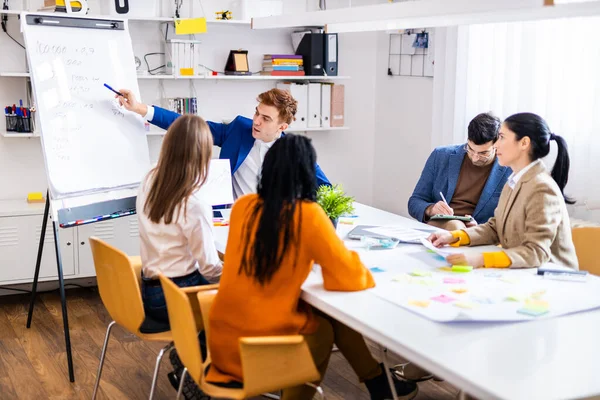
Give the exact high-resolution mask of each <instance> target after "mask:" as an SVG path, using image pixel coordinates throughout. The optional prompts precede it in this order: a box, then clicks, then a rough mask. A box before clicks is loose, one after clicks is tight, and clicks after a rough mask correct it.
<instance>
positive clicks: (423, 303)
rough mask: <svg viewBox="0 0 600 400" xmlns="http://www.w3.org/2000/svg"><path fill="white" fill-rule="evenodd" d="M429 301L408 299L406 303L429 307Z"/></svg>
mask: <svg viewBox="0 0 600 400" xmlns="http://www.w3.org/2000/svg"><path fill="white" fill-rule="evenodd" d="M429 303H430V302H429V300H410V301H409V302H408V305H410V306H415V307H421V308H426V307H429Z"/></svg>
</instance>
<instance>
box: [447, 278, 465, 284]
mask: <svg viewBox="0 0 600 400" xmlns="http://www.w3.org/2000/svg"><path fill="white" fill-rule="evenodd" d="M444 283H465V280H464V279H462V278H444Z"/></svg>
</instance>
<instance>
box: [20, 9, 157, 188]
mask: <svg viewBox="0 0 600 400" xmlns="http://www.w3.org/2000/svg"><path fill="white" fill-rule="evenodd" d="M34 19H35V20H36V22H37V24H33V25H32V24H31V21H33V20H34ZM21 20H22V31H23V35H24V37H25V42H26V47H27V56H28V60H29V66H30V71H32V83H33V91H34V98H35V105H36V108H37V117H38V123H39V124H38V130H39V131H40V133H41V138H42V149H43V153H44V160H45V166H46V173H47V176H48V183H49V189H50V192H51V195H52V198H54V199H59V198H69V197H75V196H82V195H89V194H90V193H92V194H93V193H103V192H108V191H110V190H114V189H116V188H127V187H134V186H137V185H138V184H139V182H140V181H141V180H142V179H143V177H144V176H145V174H146V173H147V172H148V170H149V169H150V156H149V151H148V142H147V140H146V132H145V129H144V120H143V119H142V118H141V117H140V116H139V115H137V114H133V113H130V112H128V111H126V110H125V109H123V108H121V107H120V106H119V105H118V102H117V101H116V99H115V98H114V93H113V92H111V91H110V90H108V89H107V88H106V87H104V84H105V83H106V84H108V85H110V86H111V87H113V88H115V89H117V90H118V89H119V88H129V89H131V90H132V91H133V92H134V93H135V95H136V97H137V98H138V99H139V98H140V96H139V88H138V84H137V76H136V72H135V65H134V55H133V49H132V45H131V38H130V36H129V30H128V27H127V22H126V21H115V20H111V21H107V20H101V19H100V20H99V19H90V18H76V17H55V16H47V15H45V16H44V15H42V16H36V15H27V16H26V18H23V17H22V18H21ZM28 21H29V22H28ZM74 26H76V27H74Z"/></svg>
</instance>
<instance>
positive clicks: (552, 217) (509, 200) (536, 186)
mask: <svg viewBox="0 0 600 400" xmlns="http://www.w3.org/2000/svg"><path fill="white" fill-rule="evenodd" d="M551 140H554V141H556V144H557V145H558V156H557V159H556V163H555V164H554V167H553V168H552V172H551V174H549V173H548V171H547V170H546V167H545V166H544V164H543V163H542V161H541V160H540V159H541V158H542V157H545V156H547V155H548V153H549V152H550V141H551ZM494 147H495V148H496V152H497V155H498V162H499V163H500V165H503V166H508V167H510V168H511V169H512V170H513V174H512V175H511V176H510V177H509V178H508V181H507V182H506V184H505V185H504V189H503V190H502V194H501V195H500V200H499V201H498V207H497V208H496V210H495V212H494V216H493V217H492V218H490V220H489V221H488V222H487V223H485V224H482V225H478V226H475V227H472V228H467V229H464V230H460V231H453V232H442V233H434V234H432V235H431V236H430V237H429V239H430V240H431V242H432V243H433V244H434V245H435V246H436V247H441V246H443V245H445V244H451V245H453V246H460V245H471V246H477V245H485V244H500V245H502V248H503V250H502V251H497V252H488V253H483V254H452V255H450V256H448V257H447V261H448V262H449V263H450V264H453V265H459V264H462V265H472V266H473V267H475V268H478V267H488V268H507V267H510V268H528V267H540V266H541V265H542V264H544V263H546V262H553V263H557V264H560V265H563V266H567V267H570V268H573V269H578V268H579V267H578V264H577V256H576V255H575V247H574V245H573V240H572V238H571V226H570V222H569V214H568V213H567V207H566V204H565V203H568V204H573V203H574V202H573V201H571V200H569V199H568V198H567V197H565V195H564V193H563V190H564V187H565V185H566V184H567V179H568V174H569V154H568V152H567V145H566V143H565V140H564V139H563V138H562V137H560V136H558V135H555V134H553V133H551V132H550V128H548V124H546V121H544V119H542V118H541V117H539V116H538V115H535V114H531V113H521V114H515V115H512V116H510V117H508V118H507V119H506V120H505V121H504V123H503V124H502V126H501V128H500V133H499V139H498V141H497V142H496V144H495V145H494Z"/></svg>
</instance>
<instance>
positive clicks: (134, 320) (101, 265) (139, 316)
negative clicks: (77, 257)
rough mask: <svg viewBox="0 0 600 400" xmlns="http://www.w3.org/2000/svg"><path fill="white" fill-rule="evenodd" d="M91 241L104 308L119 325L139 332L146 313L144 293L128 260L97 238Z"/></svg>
mask: <svg viewBox="0 0 600 400" xmlns="http://www.w3.org/2000/svg"><path fill="white" fill-rule="evenodd" d="M89 242H90V246H91V248H92V255H93V257H94V268H95V269H96V280H97V282H98V291H99V292H100V298H101V299H102V303H104V307H106V309H107V310H108V313H109V314H110V316H111V317H112V319H113V320H114V321H116V322H117V323H118V324H119V325H121V326H122V327H124V328H125V329H127V330H129V331H130V332H132V333H137V332H138V331H139V327H140V325H141V324H142V321H143V320H144V317H145V314H144V306H143V304H142V294H141V292H140V287H139V284H138V280H137V278H136V276H135V272H134V269H133V267H132V266H131V262H130V260H129V257H128V256H127V254H125V253H123V252H122V251H121V250H119V249H117V248H116V247H113V246H111V245H109V244H108V243H106V242H104V241H103V240H100V239H98V238H97V237H93V236H92V237H90V239H89Z"/></svg>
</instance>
